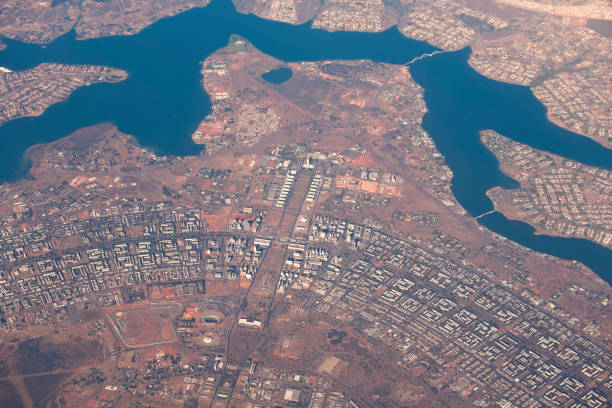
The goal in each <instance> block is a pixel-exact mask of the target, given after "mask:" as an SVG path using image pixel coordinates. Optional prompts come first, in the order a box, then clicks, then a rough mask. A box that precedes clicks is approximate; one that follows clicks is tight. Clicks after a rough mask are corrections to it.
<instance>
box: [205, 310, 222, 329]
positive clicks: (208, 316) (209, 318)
mask: <svg viewBox="0 0 612 408" xmlns="http://www.w3.org/2000/svg"><path fill="white" fill-rule="evenodd" d="M224 317H225V316H224V315H223V313H221V312H219V311H218V310H203V311H202V312H201V313H200V322H201V323H202V324H204V325H206V326H216V325H218V324H220V323H221V322H223V319H224Z"/></svg>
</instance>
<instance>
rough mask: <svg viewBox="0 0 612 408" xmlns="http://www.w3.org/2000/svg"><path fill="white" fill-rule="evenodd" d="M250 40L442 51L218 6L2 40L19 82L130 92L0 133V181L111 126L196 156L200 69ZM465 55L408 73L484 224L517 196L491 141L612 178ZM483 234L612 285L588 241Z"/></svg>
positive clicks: (313, 52) (308, 54) (611, 273)
mask: <svg viewBox="0 0 612 408" xmlns="http://www.w3.org/2000/svg"><path fill="white" fill-rule="evenodd" d="M232 34H238V35H241V36H243V37H245V38H246V39H248V40H249V41H250V42H251V43H252V44H253V45H254V46H255V47H257V48H258V49H260V50H261V51H262V52H264V53H266V54H269V55H272V56H273V57H276V58H278V59H280V60H282V61H285V62H294V61H317V60H326V59H371V60H374V61H380V62H386V63H391V64H405V63H407V62H409V61H411V60H412V59H413V58H415V57H417V56H420V55H423V54H426V53H431V52H433V51H436V50H437V49H436V48H435V47H432V46H431V45H429V44H427V43H424V42H420V41H415V40H411V39H408V38H406V37H404V36H403V35H402V34H401V33H400V32H399V31H398V30H397V29H396V28H392V29H389V30H387V31H384V32H382V33H354V32H335V33H329V32H327V31H324V30H315V29H311V28H310V23H306V24H302V25H297V26H293V25H289V24H284V23H278V22H272V21H267V20H263V19H260V18H258V17H256V16H253V15H242V14H239V13H237V12H236V10H235V9H234V6H233V5H232V3H231V2H230V1H229V0H215V1H213V3H211V4H210V5H209V6H208V7H206V8H203V9H202V8H199V9H192V10H190V11H187V12H185V13H183V14H180V15H178V16H175V17H171V18H167V19H163V20H160V21H158V22H157V23H155V24H153V25H151V26H149V27H147V28H146V29H144V30H143V31H141V32H140V33H138V34H137V35H133V36H117V37H109V38H101V39H90V40H85V41H77V40H76V39H75V33H74V32H69V33H67V34H66V35H64V36H62V37H60V38H58V39H57V40H55V41H54V42H52V43H51V44H48V45H47V46H37V45H31V44H24V43H20V42H17V41H12V40H8V39H6V40H4V41H5V43H6V45H7V48H6V49H5V50H4V51H1V52H0V66H5V67H7V68H10V69H12V70H21V69H27V68H31V67H34V66H36V65H38V64H39V63H42V62H58V63H64V64H96V65H106V66H112V67H116V68H121V69H124V70H125V71H127V72H129V74H130V75H129V77H128V79H126V80H125V81H122V82H119V83H116V84H107V83H100V84H95V85H92V86H88V87H84V88H80V89H78V90H76V91H75V92H74V93H73V94H72V95H71V96H70V97H69V98H68V99H67V100H66V101H64V102H62V103H58V104H56V105H53V106H51V107H50V108H49V109H48V110H47V111H46V112H45V113H44V114H43V115H42V116H39V117H28V118H21V119H17V120H14V121H12V122H9V123H6V124H5V125H3V126H2V127H0V181H6V180H14V179H16V178H18V177H21V176H23V175H24V174H25V173H26V172H27V169H28V163H27V160H24V152H25V151H26V149H27V148H28V147H30V146H32V145H34V144H38V143H44V142H50V141H54V140H57V139H59V138H61V137H63V136H66V135H68V134H70V133H72V132H74V131H75V130H77V129H79V128H81V127H84V126H88V125H92V124H96V123H100V122H103V121H111V122H113V123H115V124H116V125H117V127H118V128H119V129H120V130H121V131H122V132H125V133H128V134H131V135H134V136H135V137H136V138H137V139H138V142H139V143H140V144H142V145H145V146H148V147H151V148H153V149H155V150H156V151H158V152H160V153H163V154H171V155H192V154H198V153H199V152H200V150H201V149H202V147H201V146H199V145H196V144H194V143H193V141H192V140H191V134H192V133H193V132H194V131H195V129H196V128H197V126H198V124H199V123H200V121H201V120H202V119H203V118H204V117H205V116H206V115H207V114H209V113H210V111H211V108H210V106H211V105H210V100H209V98H208V95H207V94H206V92H205V91H204V90H203V89H202V86H201V84H200V80H201V75H200V68H201V67H200V62H201V61H202V60H204V59H205V58H206V57H207V56H208V55H210V54H212V53H214V52H215V51H216V50H217V49H219V48H221V47H223V46H225V45H226V44H227V42H228V40H229V37H230V35H232ZM470 52H471V50H470V49H469V48H466V49H463V50H460V51H457V52H450V53H443V54H438V55H435V56H433V57H428V58H424V59H421V60H419V61H417V62H415V63H413V64H412V65H411V66H410V70H411V73H412V76H413V78H414V79H415V81H416V82H417V83H418V84H419V85H420V86H421V87H423V88H424V90H425V94H424V97H425V102H426V104H427V108H428V113H427V114H426V115H425V117H424V118H423V127H424V129H425V130H426V131H427V132H428V133H429V134H430V136H431V137H432V139H433V140H434V142H435V143H436V146H437V148H438V149H439V150H440V152H441V153H442V154H443V155H444V156H445V158H446V162H447V163H448V165H449V167H450V168H451V169H452V171H453V173H454V178H453V182H452V189H453V193H454V194H455V196H456V198H457V200H458V201H459V202H460V203H461V205H462V206H463V207H464V208H465V209H466V210H467V211H468V212H469V213H470V214H471V215H472V216H478V215H480V214H482V213H484V212H487V211H489V210H491V209H492V208H493V204H492V203H491V201H490V200H489V198H488V197H487V196H486V194H485V192H486V191H487V190H488V189H490V188H492V187H494V186H501V187H504V188H515V187H517V186H518V183H517V182H516V181H515V180H512V179H511V178H509V177H507V176H506V175H504V174H503V173H502V172H501V171H500V170H499V166H498V162H497V159H496V158H495V156H494V155H493V154H492V153H491V152H490V151H489V150H487V149H486V148H485V147H484V146H483V145H482V143H481V142H480V139H479V136H478V132H479V131H480V130H482V129H493V130H495V131H497V132H499V133H501V134H503V135H505V136H507V137H509V138H511V139H513V140H516V141H518V142H521V143H525V144H527V145H529V146H532V147H534V148H536V149H541V150H545V151H549V152H551V153H554V154H558V155H560V156H563V157H567V158H569V159H572V160H575V161H578V162H581V163H584V164H586V165H590V166H596V167H600V168H605V169H609V170H610V169H612V150H610V149H607V148H605V147H603V146H601V145H600V144H598V143H596V142H594V141H592V140H591V139H588V138H586V137H583V136H581V135H578V134H575V133H572V132H570V131H567V130H564V129H562V128H560V127H558V126H556V125H554V124H553V123H551V122H550V121H548V120H547V118H546V109H545V107H544V106H543V105H542V104H541V103H540V102H539V101H538V100H537V99H536V98H535V97H534V96H533V94H532V93H531V91H530V90H529V88H527V87H523V86H518V85H511V84H506V83H502V82H498V81H494V80H491V79H488V78H486V77H484V76H482V75H480V74H478V73H477V72H476V71H474V70H473V69H472V68H471V67H470V66H469V65H468V64H467V59H468V57H469V55H470ZM478 221H479V222H480V223H481V224H483V225H485V226H486V227H487V228H489V229H491V230H492V231H495V232H497V233H499V234H501V235H503V236H505V237H507V238H509V239H511V240H513V241H515V242H518V243H520V244H522V245H525V246H527V247H529V248H532V249H534V250H537V251H541V252H545V253H548V254H551V255H555V256H558V257H560V258H564V259H576V260H579V261H581V262H583V263H584V264H586V265H587V266H589V267H590V268H591V269H593V270H594V271H595V272H596V273H597V274H599V275H600V276H601V277H602V278H603V279H605V280H606V281H608V282H610V281H611V278H612V268H611V267H610V265H612V251H611V250H609V249H607V248H605V247H602V246H600V245H597V244H595V243H593V242H591V241H587V240H583V239H569V238H559V237H550V236H546V235H534V233H533V228H531V227H530V226H529V225H527V224H525V223H523V222H518V221H510V220H508V219H507V218H505V217H504V216H503V215H501V214H499V213H494V214H490V215H487V216H484V217H481V218H479V219H478Z"/></svg>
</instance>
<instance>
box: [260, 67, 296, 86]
mask: <svg viewBox="0 0 612 408" xmlns="http://www.w3.org/2000/svg"><path fill="white" fill-rule="evenodd" d="M292 76H293V71H291V68H287V67H281V68H276V69H273V70H271V71H268V72H266V73H265V74H263V75H262V76H261V77H262V79H263V80H264V81H266V82H269V83H271V84H282V83H283V82H286V81H288V80H289V79H290V78H291V77H292Z"/></svg>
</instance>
